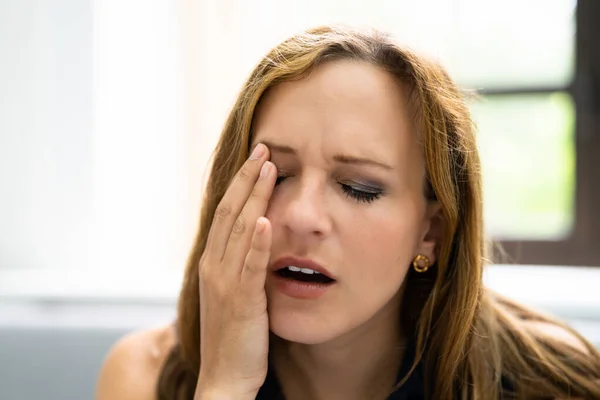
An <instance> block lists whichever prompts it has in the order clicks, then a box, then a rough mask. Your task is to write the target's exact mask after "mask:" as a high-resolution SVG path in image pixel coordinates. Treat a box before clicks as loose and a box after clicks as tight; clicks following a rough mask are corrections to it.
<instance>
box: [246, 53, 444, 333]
mask: <svg viewBox="0 0 600 400" xmlns="http://www.w3.org/2000/svg"><path fill="white" fill-rule="evenodd" d="M413 116H414V110H412V109H411V108H410V107H409V105H408V102H407V92H406V89H405V88H404V87H403V86H402V85H401V84H399V83H398V82H397V81H396V80H395V79H394V77H393V76H392V75H390V74H389V73H387V72H385V71H383V70H381V69H379V68H377V67H375V66H372V65H370V64H367V63H363V62H357V61H335V62H329V63H324V64H322V65H321V66H319V67H317V68H316V69H315V70H314V71H313V72H312V74H310V75H309V76H308V77H307V78H305V79H302V80H298V81H290V82H285V83H282V84H280V85H278V86H276V87H275V88H273V89H272V90H270V91H269V92H268V94H266V95H265V97H264V98H263V101H262V102H261V105H260V107H259V108H258V109H257V112H256V115H255V123H254V132H255V134H254V138H253V144H256V143H258V142H262V143H265V144H267V146H269V148H270V151H271V161H272V162H273V163H274V164H275V165H276V167H277V170H278V176H279V177H280V178H279V179H278V181H277V184H276V187H275V189H274V191H273V195H272V197H271V199H270V202H269V207H268V210H267V214H266V216H267V218H269V220H270V221H271V223H272V226H273V243H272V250H271V262H274V261H276V260H277V259H279V258H280V257H283V256H290V255H291V256H296V257H301V258H308V259H311V260H314V261H317V262H318V263H319V264H320V265H322V266H323V267H325V268H326V269H327V270H328V271H329V272H331V273H332V274H333V275H335V277H336V280H335V282H334V283H333V284H330V285H329V286H328V287H327V289H326V290H325V291H324V292H323V294H322V295H320V296H318V297H316V298H297V297H294V296H290V295H289V294H287V293H286V292H285V291H282V290H281V289H280V287H279V285H278V284H277V282H278V279H279V278H278V277H277V276H276V273H272V272H270V273H269V274H268V275H267V282H266V291H267V298H268V309H269V319H270V326H271V330H272V331H273V333H275V334H276V335H278V336H279V337H282V338H283V339H286V340H290V341H293V342H299V343H306V344H316V343H323V342H326V341H329V340H332V339H335V338H338V337H340V336H342V335H344V334H347V333H350V332H351V331H354V330H356V329H357V328H359V327H362V328H367V327H368V326H369V325H372V324H377V323H378V322H377V321H381V320H385V319H386V318H387V319H388V320H389V318H388V317H387V316H389V315H390V313H391V314H393V318H394V319H395V318H397V315H398V314H397V313H398V307H399V300H400V291H401V290H400V289H401V287H402V283H403V282H404V279H405V277H406V274H407V272H408V269H409V267H410V265H411V262H412V260H413V259H414V257H415V256H417V255H418V254H423V255H426V256H427V257H428V258H429V260H430V262H431V263H433V262H434V261H435V254H434V248H435V239H434V237H435V235H434V234H432V231H433V228H432V227H433V225H435V224H432V223H431V221H433V220H436V219H437V218H433V217H434V214H436V213H437V212H438V210H439V207H438V206H437V205H435V204H431V203H428V202H427V201H426V199H425V197H424V194H423V187H424V179H425V168H424V162H423V157H422V152H421V150H420V146H419V143H418V141H417V134H416V132H415V129H414V127H413V126H414V123H413ZM382 315H383V316H384V317H383V318H381V317H380V318H378V316H382Z"/></svg>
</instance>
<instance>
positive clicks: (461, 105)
mask: <svg viewBox="0 0 600 400" xmlns="http://www.w3.org/2000/svg"><path fill="white" fill-rule="evenodd" d="M341 59H351V60H359V61H362V62H365V63H369V64H372V65H375V66H377V67H379V68H381V69H383V70H385V71H387V72H389V73H390V74H392V75H393V76H394V77H396V79H398V81H399V82H401V83H402V84H404V85H407V87H408V88H410V98H411V101H412V102H413V104H414V106H415V110H416V111H417V112H416V115H415V119H416V127H417V129H416V130H417V132H415V134H417V135H419V140H420V142H421V144H422V148H423V154H424V158H425V163H426V171H427V179H426V182H424V187H425V191H426V192H427V193H426V195H427V197H428V198H429V199H430V200H435V201H438V202H439V203H440V204H441V207H442V213H443V217H444V219H445V224H446V225H445V227H446V229H445V233H444V237H443V238H442V241H441V243H440V246H439V248H438V252H439V254H438V261H437V262H436V264H435V266H434V268H431V269H430V270H429V271H428V272H426V273H424V274H415V273H414V272H413V271H411V272H409V274H408V275H407V278H406V279H407V285H406V291H405V293H404V300H403V301H402V304H403V305H405V306H404V309H403V310H402V313H401V314H402V315H400V316H398V317H399V319H400V321H401V322H402V324H403V327H404V329H405V331H406V332H409V333H411V334H412V335H413V336H414V337H415V338H416V350H417V351H416V354H417V356H416V358H415V360H414V364H413V369H411V372H412V371H413V370H414V368H415V367H416V366H417V365H418V364H419V363H422V365H423V367H424V368H425V371H426V373H425V374H424V375H425V376H426V377H427V378H426V379H427V382H425V383H424V384H425V386H426V387H427V388H428V389H427V397H428V398H435V399H451V398H461V399H498V398H539V397H569V396H574V397H583V398H586V399H592V398H594V399H600V383H599V382H600V355H599V353H598V351H597V350H596V349H595V348H594V347H593V346H592V345H591V344H590V343H589V342H588V341H586V340H585V339H584V338H583V337H582V336H581V335H579V334H578V333H577V332H575V331H574V330H572V329H571V328H570V327H568V326H567V325H565V324H563V323H561V322H559V321H557V320H554V319H552V318H551V317H548V316H544V315H542V314H539V313H537V312H534V311H532V310H529V309H527V308H525V307H523V306H520V305H518V304H516V303H514V302H511V301H509V300H507V299H505V298H503V297H501V296H499V295H497V294H495V293H493V292H491V291H490V290H488V289H486V288H485V287H484V286H483V282H482V272H483V267H484V264H485V262H486V247H487V244H486V241H485V238H484V230H483V214H482V188H481V174H480V169H481V167H480V161H479V155H478V152H477V148H476V141H475V126H474V124H473V122H472V120H471V117H470V113H469V110H468V108H467V104H466V99H465V96H464V94H463V92H461V90H460V89H459V88H458V87H457V85H456V84H455V83H454V82H453V81H452V80H451V78H450V77H449V75H448V74H447V73H446V71H445V70H444V69H443V68H442V67H441V66H440V65H438V64H437V63H435V62H432V61H430V60H428V59H426V58H424V57H421V56H419V55H417V54H415V53H413V52H412V51H409V50H407V49H404V48H402V47H400V46H398V45H397V44H396V43H395V42H394V40H393V39H392V38H391V37H390V36H388V35H386V34H384V33H382V32H379V31H376V30H358V29H353V28H346V27H331V26H326V27H319V28H315V29H311V30H308V31H306V32H303V33H300V34H297V35H295V36H293V37H291V38H290V39H288V40H286V41H284V42H283V43H281V44H279V45H278V46H276V47H275V48H274V49H272V50H271V51H270V52H269V53H268V54H267V55H266V56H265V57H264V58H263V59H262V60H261V61H260V63H259V64H258V65H257V66H256V68H255V69H254V70H253V72H252V73H251V75H250V77H249V78H248V80H247V81H246V83H245V85H244V86H243V88H242V89H241V92H240V93H239V95H238V97H237V101H236V103H235V105H234V106H233V109H232V111H231V113H230V115H229V117H228V119H227V121H226V123H225V126H224V129H223V131H222V134H221V137H220V140H219V142H218V145H217V147H216V149H215V152H214V153H213V164H212V167H211V171H210V176H209V179H208V182H207V186H206V190H205V193H204V199H203V203H202V209H201V215H200V221H199V231H198V234H197V237H196V239H195V243H194V245H193V248H192V250H191V254H190V256H189V259H188V261H187V266H186V270H185V275H184V281H183V285H182V288H181V293H180V297H179V303H178V318H177V322H176V324H177V332H178V342H177V344H176V345H175V347H174V348H173V349H172V350H171V352H170V354H169V356H168V357H167V360H166V362H165V364H164V366H163V369H162V371H161V374H160V378H159V382H158V387H157V390H158V397H159V398H160V399H192V398H193V393H194V389H195V385H196V379H197V377H198V372H199V369H200V362H201V357H200V356H201V355H200V343H199V341H200V317H201V316H200V311H199V310H200V305H199V295H198V288H199V282H198V280H199V277H198V270H197V269H198V264H199V261H200V257H201V255H202V253H203V251H204V248H205V245H206V240H207V236H208V233H209V230H210V228H211V223H212V220H213V215H214V213H215V209H216V208H217V205H218V204H219V202H220V200H221V198H222V197H223V195H224V193H225V190H226V189H227V187H228V185H229V183H230V182H231V180H232V178H233V176H234V175H235V174H236V172H237V171H238V169H239V168H240V167H241V165H242V164H243V163H244V161H245V160H246V158H247V157H248V152H249V144H250V143H251V139H252V137H251V136H252V129H251V128H252V122H253V117H254V113H255V110H256V108H257V105H258V104H259V102H260V100H261V98H262V96H263V95H264V94H265V92H266V91H267V90H269V88H272V87H274V86H275V85H277V84H278V83H280V82H283V81H288V80H297V79H302V78H303V77H306V76H307V75H308V74H310V73H311V71H312V70H313V69H314V68H316V67H317V66H318V65H320V64H322V63H325V62H330V61H334V60H341ZM524 321H539V322H543V323H550V324H555V325H558V326H560V327H561V328H563V329H565V330H567V331H568V332H570V333H572V334H573V335H574V336H575V337H576V338H578V339H579V340H580V341H581V343H582V344H583V345H584V346H585V347H586V348H587V351H586V352H583V351H580V350H578V349H575V348H574V347H571V346H569V345H567V344H565V343H561V342H560V341H558V340H553V339H552V338H550V337H548V336H544V335H541V334H540V333H539V330H535V329H533V328H530V326H529V325H528V324H525V323H524ZM505 380H508V381H509V382H511V386H514V389H515V390H514V391H512V392H510V393H509V392H508V391H506V390H503V389H502V387H503V386H505V385H503V384H502V382H504V381H505ZM401 384H402V381H401V382H400V383H399V385H401Z"/></svg>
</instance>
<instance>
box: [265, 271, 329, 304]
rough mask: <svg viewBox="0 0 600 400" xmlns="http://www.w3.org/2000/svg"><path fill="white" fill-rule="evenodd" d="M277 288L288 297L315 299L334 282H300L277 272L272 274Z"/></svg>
mask: <svg viewBox="0 0 600 400" xmlns="http://www.w3.org/2000/svg"><path fill="white" fill-rule="evenodd" d="M273 276H274V278H275V285H276V286H277V290H279V291H280V292H281V293H283V294H285V295H286V296H289V297H294V298H296V299H306V300H308V299H317V298H319V297H321V296H322V295H324V294H325V293H326V292H327V291H328V290H329V289H330V288H331V287H332V286H333V285H334V284H335V281H334V282H332V283H327V284H324V283H313V282H300V281H296V280H293V279H288V278H284V277H283V276H281V275H279V274H278V273H274V274H273Z"/></svg>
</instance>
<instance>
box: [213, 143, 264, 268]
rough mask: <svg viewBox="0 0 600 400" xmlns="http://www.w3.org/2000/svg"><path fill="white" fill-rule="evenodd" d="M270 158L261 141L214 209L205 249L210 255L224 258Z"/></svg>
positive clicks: (216, 258)
mask: <svg viewBox="0 0 600 400" xmlns="http://www.w3.org/2000/svg"><path fill="white" fill-rule="evenodd" d="M268 159H269V149H268V148H267V146H265V145H264V144H262V143H258V144H257V145H256V146H255V147H254V150H253V151H252V154H251V155H250V157H249V158H248V159H247V160H246V161H245V162H244V165H242V167H241V168H240V170H239V171H238V172H237V173H236V175H235V176H234V178H233V180H232V181H231V184H230V185H229V187H228V188H227V190H226V191H225V194H224V195H223V198H222V199H221V201H220V202H219V205H218V206H217V208H216V210H215V215H214V218H213V222H212V225H211V228H210V232H209V234H208V239H207V243H206V251H208V252H209V254H208V256H209V258H213V259H214V260H219V261H220V260H221V259H222V258H223V254H224V253H225V249H226V247H227V242H228V240H229V236H230V234H231V231H232V229H233V226H234V224H235V221H236V220H237V218H238V216H239V215H240V213H241V211H242V208H243V207H244V204H246V201H247V200H248V197H249V196H250V194H251V193H252V189H253V188H254V185H255V184H256V181H257V180H258V176H259V173H260V169H261V168H262V166H263V164H264V163H265V162H266V161H267V160H268Z"/></svg>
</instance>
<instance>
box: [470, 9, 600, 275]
mask: <svg viewBox="0 0 600 400" xmlns="http://www.w3.org/2000/svg"><path fill="white" fill-rule="evenodd" d="M598 19H600V2H598V1H597V0H578V1H577V7H576V9H575V24H576V26H575V71H574V76H573V79H572V82H571V83H570V84H569V85H566V86H541V87H504V88H488V89H484V90H481V91H480V94H481V95H483V96H489V97H492V96H506V95H525V94H534V93H538V94H543V93H548V94H549V93H554V92H565V93H568V94H570V95H571V97H572V99H573V104H574V107H575V132H574V140H575V160H576V161H575V198H574V203H573V204H574V210H573V212H574V224H573V230H572V232H571V234H570V235H569V236H568V237H567V238H565V239H563V240H557V241H550V240H497V241H494V243H495V244H497V245H499V246H495V247H494V250H493V258H494V259H495V260H496V259H498V260H499V261H501V262H514V263H519V264H543V265H590V266H600V46H598V45H597V43H600V24H598V23H597V20H598ZM595 44H596V45H595Z"/></svg>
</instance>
